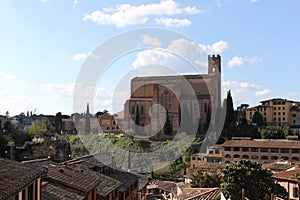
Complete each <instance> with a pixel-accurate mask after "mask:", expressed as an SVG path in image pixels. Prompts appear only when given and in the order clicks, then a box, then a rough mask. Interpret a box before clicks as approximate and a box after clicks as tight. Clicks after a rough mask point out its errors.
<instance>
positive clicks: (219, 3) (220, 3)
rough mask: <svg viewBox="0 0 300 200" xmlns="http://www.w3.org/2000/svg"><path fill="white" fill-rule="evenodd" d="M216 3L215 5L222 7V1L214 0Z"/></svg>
mask: <svg viewBox="0 0 300 200" xmlns="http://www.w3.org/2000/svg"><path fill="white" fill-rule="evenodd" d="M216 4H217V7H219V8H220V7H222V2H221V0H217V2H216Z"/></svg>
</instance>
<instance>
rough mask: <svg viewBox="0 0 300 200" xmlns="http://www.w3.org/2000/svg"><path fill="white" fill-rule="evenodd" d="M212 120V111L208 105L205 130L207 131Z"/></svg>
mask: <svg viewBox="0 0 300 200" xmlns="http://www.w3.org/2000/svg"><path fill="white" fill-rule="evenodd" d="M210 120H211V111H210V107H208V109H207V113H206V121H205V131H207V130H208V128H209V125H210Z"/></svg>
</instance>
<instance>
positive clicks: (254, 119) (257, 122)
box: [252, 111, 264, 127]
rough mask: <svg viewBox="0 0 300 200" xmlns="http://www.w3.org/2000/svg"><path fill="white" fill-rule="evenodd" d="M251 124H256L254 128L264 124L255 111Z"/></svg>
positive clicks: (261, 117) (260, 116)
mask: <svg viewBox="0 0 300 200" xmlns="http://www.w3.org/2000/svg"><path fill="white" fill-rule="evenodd" d="M252 122H253V123H255V124H256V126H258V127H261V126H262V125H263V124H264V119H263V116H262V115H261V114H260V113H259V112H258V111H256V112H255V113H254V115H253V119H252Z"/></svg>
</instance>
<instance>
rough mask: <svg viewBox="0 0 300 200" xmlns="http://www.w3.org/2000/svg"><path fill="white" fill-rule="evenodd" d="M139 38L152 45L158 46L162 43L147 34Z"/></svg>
mask: <svg viewBox="0 0 300 200" xmlns="http://www.w3.org/2000/svg"><path fill="white" fill-rule="evenodd" d="M141 38H142V41H143V43H144V44H147V45H151V46H154V47H160V46H161V44H162V43H161V41H159V40H158V39H157V38H151V37H150V36H149V35H143V36H142V37H141Z"/></svg>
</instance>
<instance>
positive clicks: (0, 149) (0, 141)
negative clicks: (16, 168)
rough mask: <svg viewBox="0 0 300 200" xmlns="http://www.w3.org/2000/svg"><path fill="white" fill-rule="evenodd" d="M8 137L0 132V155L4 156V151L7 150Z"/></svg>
mask: <svg viewBox="0 0 300 200" xmlns="http://www.w3.org/2000/svg"><path fill="white" fill-rule="evenodd" d="M7 144H8V139H7V137H6V135H2V134H0V157H5V151H6V150H7Z"/></svg>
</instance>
